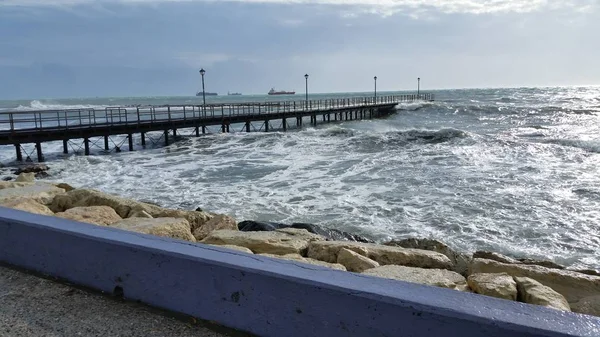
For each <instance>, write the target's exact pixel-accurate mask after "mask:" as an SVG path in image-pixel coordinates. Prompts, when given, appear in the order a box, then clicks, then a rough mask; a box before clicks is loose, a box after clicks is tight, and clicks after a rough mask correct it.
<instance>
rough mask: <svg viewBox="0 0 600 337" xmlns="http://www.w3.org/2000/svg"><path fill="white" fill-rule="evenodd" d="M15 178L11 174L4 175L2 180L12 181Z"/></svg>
mask: <svg viewBox="0 0 600 337" xmlns="http://www.w3.org/2000/svg"><path fill="white" fill-rule="evenodd" d="M13 179H14V178H13V177H9V176H6V177H2V181H11V180H13Z"/></svg>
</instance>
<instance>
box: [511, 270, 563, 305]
mask: <svg viewBox="0 0 600 337" xmlns="http://www.w3.org/2000/svg"><path fill="white" fill-rule="evenodd" d="M515 281H516V282H517V288H518V289H519V301H521V302H525V303H529V304H536V305H541V306H544V307H548V308H553V309H558V310H564V311H571V307H570V306H569V303H568V302H567V300H566V299H565V297H564V296H563V295H561V294H559V293H557V292H556V291H554V290H553V289H552V288H550V287H547V286H545V285H543V284H541V283H540V282H538V281H536V280H534V279H531V278H528V277H515Z"/></svg>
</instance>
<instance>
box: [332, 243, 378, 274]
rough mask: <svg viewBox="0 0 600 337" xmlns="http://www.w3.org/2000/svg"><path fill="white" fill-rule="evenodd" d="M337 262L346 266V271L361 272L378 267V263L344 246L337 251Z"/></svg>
mask: <svg viewBox="0 0 600 337" xmlns="http://www.w3.org/2000/svg"><path fill="white" fill-rule="evenodd" d="M337 263H339V264H341V265H343V266H344V267H346V269H347V270H348V271H353V272H357V273H361V272H363V271H365V270H367V269H371V268H376V267H379V263H377V262H376V261H373V260H371V259H369V258H368V257H365V256H362V255H360V254H358V253H356V252H353V251H351V250H348V249H346V248H342V249H340V251H339V252H338V257H337Z"/></svg>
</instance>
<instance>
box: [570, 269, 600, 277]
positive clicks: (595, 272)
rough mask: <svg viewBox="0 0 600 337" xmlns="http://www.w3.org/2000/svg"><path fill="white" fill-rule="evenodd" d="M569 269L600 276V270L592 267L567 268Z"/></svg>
mask: <svg viewBox="0 0 600 337" xmlns="http://www.w3.org/2000/svg"><path fill="white" fill-rule="evenodd" d="M569 270H571V271H574V272H577V273H582V274H586V275H593V276H600V272H599V271H597V270H594V269H569Z"/></svg>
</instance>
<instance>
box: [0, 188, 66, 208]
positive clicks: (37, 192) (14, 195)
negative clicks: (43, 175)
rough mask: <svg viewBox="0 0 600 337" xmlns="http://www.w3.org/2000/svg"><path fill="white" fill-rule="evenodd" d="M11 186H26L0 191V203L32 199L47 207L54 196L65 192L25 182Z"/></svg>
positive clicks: (60, 189)
mask: <svg viewBox="0 0 600 337" xmlns="http://www.w3.org/2000/svg"><path fill="white" fill-rule="evenodd" d="M5 184H7V183H5ZM13 184H28V185H25V186H23V187H15V188H4V189H0V202H1V201H3V200H8V199H33V200H35V201H37V202H39V203H40V204H43V205H48V204H50V203H51V202H52V200H53V199H54V197H55V196H57V195H59V194H62V193H64V192H65V190H63V189H62V188H58V187H55V186H52V185H48V184H32V183H25V182H21V183H19V182H17V183H13ZM50 209H52V208H50Z"/></svg>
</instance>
